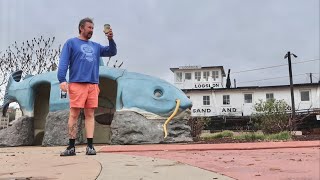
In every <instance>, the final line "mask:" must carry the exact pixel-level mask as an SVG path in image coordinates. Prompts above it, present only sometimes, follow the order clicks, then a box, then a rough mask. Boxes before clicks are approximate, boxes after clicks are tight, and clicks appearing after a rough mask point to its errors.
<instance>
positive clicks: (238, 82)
mask: <svg viewBox="0 0 320 180" xmlns="http://www.w3.org/2000/svg"><path fill="white" fill-rule="evenodd" d="M306 74H307V73H303V74H296V75H293V76H301V75H306ZM315 74H317V73H315ZM287 77H289V76H280V77H273V78H266V79H256V80H252V81H241V82H237V83H248V82H256V81H263V80H271V79H281V78H287Z"/></svg>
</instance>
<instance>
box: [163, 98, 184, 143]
mask: <svg viewBox="0 0 320 180" xmlns="http://www.w3.org/2000/svg"><path fill="white" fill-rule="evenodd" d="M176 103H177V104H176V108H175V109H174V111H173V113H172V114H171V116H170V117H169V118H168V119H167V120H166V122H165V123H164V124H163V131H164V138H166V137H167V136H168V132H167V124H168V123H169V122H170V121H171V119H172V118H173V117H174V116H175V115H176V114H177V112H178V110H179V106H180V99H176Z"/></svg>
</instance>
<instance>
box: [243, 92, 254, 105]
mask: <svg viewBox="0 0 320 180" xmlns="http://www.w3.org/2000/svg"><path fill="white" fill-rule="evenodd" d="M244 103H252V94H244Z"/></svg>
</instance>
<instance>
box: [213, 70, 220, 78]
mask: <svg viewBox="0 0 320 180" xmlns="http://www.w3.org/2000/svg"><path fill="white" fill-rule="evenodd" d="M212 78H213V80H216V79H218V78H219V71H212Z"/></svg>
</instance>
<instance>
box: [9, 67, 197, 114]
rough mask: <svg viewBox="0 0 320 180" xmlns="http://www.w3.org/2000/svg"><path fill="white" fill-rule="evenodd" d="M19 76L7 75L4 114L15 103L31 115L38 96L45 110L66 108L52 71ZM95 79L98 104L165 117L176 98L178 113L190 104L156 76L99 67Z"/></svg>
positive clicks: (20, 72)
mask: <svg viewBox="0 0 320 180" xmlns="http://www.w3.org/2000/svg"><path fill="white" fill-rule="evenodd" d="M21 75H22V71H16V72H14V73H13V74H12V75H11V76H10V79H9V81H8V84H7V87H6V93H5V99H4V104H3V113H4V114H5V113H6V111H7V109H8V106H9V104H10V103H11V102H17V103H18V104H19V105H20V109H21V110H22V112H23V115H26V116H30V117H33V116H34V113H35V111H36V110H37V108H35V105H36V102H35V101H37V97H38V96H40V98H39V97H38V101H42V100H43V101H47V104H48V105H46V106H47V109H48V110H47V111H49V112H54V111H58V110H64V109H68V108H69V99H68V98H67V96H66V95H64V94H63V92H61V90H60V88H59V81H58V80H57V78H56V77H57V72H56V71H52V72H47V73H43V74H38V75H34V76H32V75H29V76H26V77H25V78H24V79H22V78H21ZM99 78H100V84H99V87H100V90H101V92H104V93H101V92H100V95H99V107H105V108H109V109H113V110H114V111H120V110H132V111H137V112H145V113H151V114H154V115H157V116H161V117H168V116H170V114H172V112H173V111H174V109H175V107H176V99H179V100H180V106H179V112H182V111H184V110H186V109H188V108H190V107H191V106H192V102H191V101H190V99H189V98H188V97H187V96H186V95H185V94H184V93H183V92H182V91H181V90H180V89H178V88H176V87H175V86H174V85H172V84H170V83H168V82H166V81H164V80H162V79H159V78H157V77H153V76H149V75H144V74H140V73H134V72H128V71H127V70H124V69H119V68H110V67H107V66H100V75H99ZM43 91H48V92H47V93H46V94H47V95H46V96H44V97H45V98H44V99H42V98H41V97H42V96H41V94H43ZM46 98H47V100H45V99H46ZM40 104H41V103H40ZM41 106H42V105H41ZM41 108H42V107H41ZM43 108H46V107H43Z"/></svg>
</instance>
